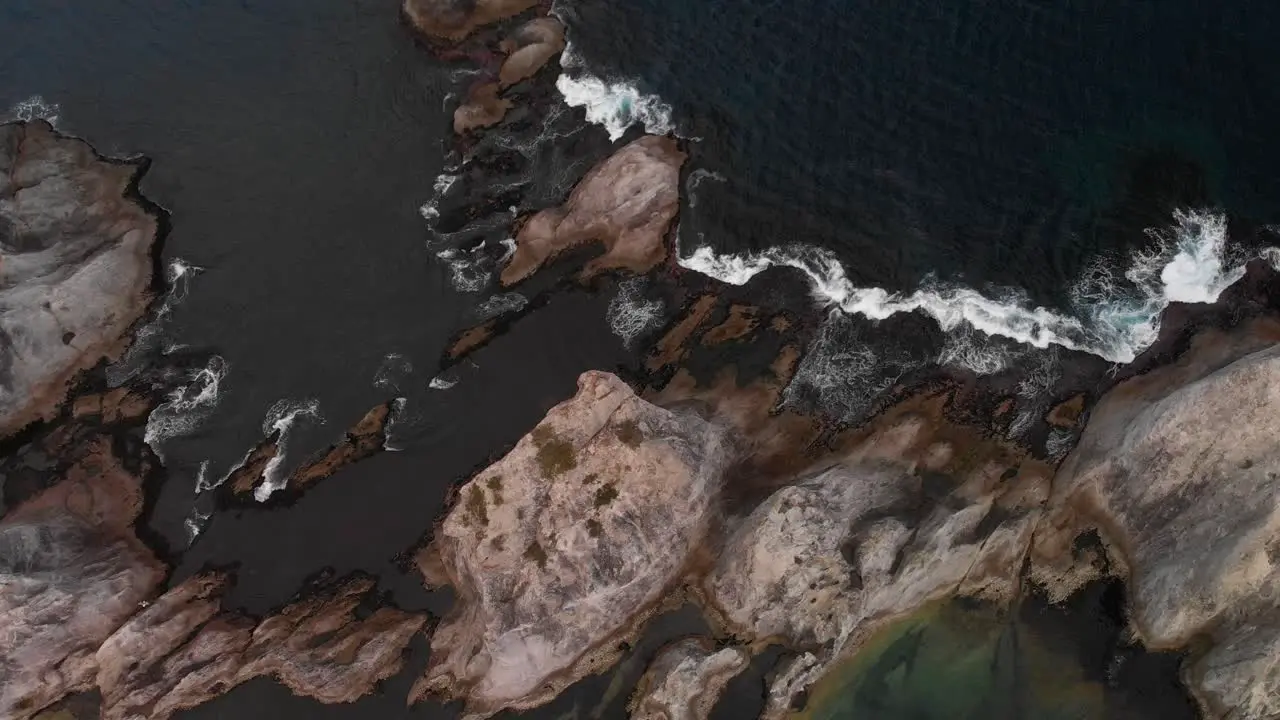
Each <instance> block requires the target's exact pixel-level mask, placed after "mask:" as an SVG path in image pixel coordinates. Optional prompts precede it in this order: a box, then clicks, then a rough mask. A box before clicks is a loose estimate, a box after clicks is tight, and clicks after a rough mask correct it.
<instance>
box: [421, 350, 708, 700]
mask: <svg viewBox="0 0 1280 720" xmlns="http://www.w3.org/2000/svg"><path fill="white" fill-rule="evenodd" d="M723 445H724V439H723V437H722V435H721V433H720V431H719V430H718V429H717V428H715V427H714V426H712V425H710V424H708V423H707V422H706V421H704V420H702V419H700V418H698V417H696V416H694V415H691V414H681V413H676V412H671V411H668V410H663V409H661V408H658V407H656V406H654V405H651V404H649V403H647V402H645V401H643V400H641V399H639V398H638V397H636V395H635V394H634V393H633V392H632V390H631V388H629V387H628V386H627V385H626V384H625V383H623V382H622V381H621V380H619V379H618V378H616V377H614V376H612V375H609V374H607V373H601V372H588V373H585V374H584V375H583V376H582V377H581V378H580V379H579V381H578V393H577V395H575V396H574V397H573V398H572V399H570V400H568V401H566V402H564V403H562V404H560V405H557V406H556V407H554V408H552V409H551V410H550V411H549V412H548V413H547V416H546V417H545V418H544V419H543V421H542V422H541V423H539V424H538V426H537V427H536V428H535V429H534V430H533V431H532V432H531V433H529V434H528V435H527V436H525V437H524V438H522V439H521V440H520V442H519V443H518V444H517V445H516V447H515V448H514V449H513V450H512V451H511V452H510V453H508V454H507V456H506V457H504V458H503V459H501V460H499V461H498V462H497V463H495V464H494V465H492V466H491V467H489V468H488V469H486V470H484V471H483V472H481V473H480V474H479V475H477V476H476V477H475V478H473V479H472V480H471V481H469V482H468V483H466V484H465V485H464V486H463V487H462V488H461V491H460V495H459V499H458V503H457V505H456V506H455V507H454V508H453V509H452V510H451V511H450V513H449V514H448V516H447V517H446V518H445V520H444V521H443V522H442V524H441V525H440V526H439V528H438V529H437V531H436V534H435V538H434V540H433V545H432V547H431V548H429V553H430V555H431V556H432V557H431V560H432V561H431V562H426V561H425V560H424V561H423V562H422V564H423V565H424V566H432V565H434V566H435V567H437V568H438V569H437V570H436V571H434V572H433V573H432V574H433V575H436V574H443V576H444V579H446V580H447V581H448V582H449V583H450V584H451V585H453V586H454V587H455V588H456V590H457V592H458V604H457V606H456V608H455V611H454V613H453V614H452V616H451V617H449V618H448V619H447V620H446V621H445V622H444V623H443V624H442V625H441V626H440V627H439V628H438V629H437V631H436V633H435V635H434V637H433V639H432V656H431V667H430V668H429V669H428V671H427V675H426V677H425V678H424V680H423V681H422V682H420V683H419V685H418V687H417V688H416V689H415V693H414V696H415V698H416V697H419V696H420V695H421V694H422V693H424V692H427V691H431V692H436V693H441V694H443V695H445V696H447V697H450V698H465V699H466V701H467V711H468V713H469V715H470V716H471V717H482V716H487V715H490V714H492V713H494V712H496V711H498V710H500V709H502V708H514V709H523V708H528V707H533V706H535V705H538V704H540V703H542V702H545V701H547V700H549V699H550V698H552V697H554V696H555V695H556V694H557V693H558V692H559V691H560V690H561V689H563V688H564V687H566V686H567V685H568V684H570V683H572V682H573V681H574V680H576V679H578V678H580V677H582V676H584V675H586V674H588V673H590V672H592V671H594V670H596V669H599V668H600V667H603V666H604V664H605V663H607V662H611V661H612V659H613V657H614V655H615V654H616V646H617V643H618V640H619V638H621V637H623V636H625V635H627V634H628V633H629V632H631V631H632V630H633V628H634V626H635V625H636V624H637V622H638V621H639V620H642V619H643V617H644V616H645V614H646V613H647V612H648V611H649V610H650V609H652V607H653V606H654V605H655V603H657V602H658V601H659V600H661V599H662V598H663V596H664V595H665V594H666V593H667V591H668V590H669V589H671V587H672V586H673V585H674V584H676V583H677V582H678V581H679V580H680V579H681V578H682V577H683V576H684V574H685V573H686V571H687V570H688V569H689V566H690V562H691V560H692V558H693V557H694V556H695V554H696V552H697V549H698V547H699V544H700V543H701V542H702V540H703V538H704V537H705V535H706V532H707V529H708V525H709V523H710V520H711V517H710V515H711V510H712V506H713V500H714V498H715V496H716V493H717V490H718V487H719V482H720V472H721V467H722V463H723V461H724V457H725V455H726V452H725V449H724V447H723ZM430 579H431V580H433V581H434V580H437V578H430Z"/></svg>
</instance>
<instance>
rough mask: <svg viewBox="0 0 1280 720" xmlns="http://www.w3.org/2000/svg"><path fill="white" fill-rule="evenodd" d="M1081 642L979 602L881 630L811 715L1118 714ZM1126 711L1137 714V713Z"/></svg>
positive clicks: (1057, 718) (955, 718)
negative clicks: (1084, 660) (1085, 660)
mask: <svg viewBox="0 0 1280 720" xmlns="http://www.w3.org/2000/svg"><path fill="white" fill-rule="evenodd" d="M1091 675H1094V674H1093V673H1088V672H1086V669H1085V668H1084V667H1083V666H1082V664H1081V662H1080V656H1079V653H1078V648H1077V647H1073V646H1072V645H1071V644H1069V643H1068V644H1065V645H1064V644H1063V643H1062V642H1061V639H1060V638H1058V639H1054V640H1052V641H1049V640H1047V639H1046V638H1044V637H1042V636H1041V635H1040V634H1039V633H1038V631H1037V629H1036V628H1033V627H1032V626H1031V625H1030V624H1029V623H1027V622H1026V621H1024V619H1022V618H1019V617H1000V616H998V615H996V614H995V613H993V612H992V611H990V610H989V609H986V608H982V607H978V606H974V605H971V604H962V603H949V604H944V605H940V606H936V607H934V608H930V609H928V610H925V611H923V612H921V613H919V614H917V615H915V616H912V617H910V618H908V619H906V620H903V621H901V622H898V623H896V624H894V625H892V626H890V627H888V628H886V629H884V630H883V631H881V632H880V633H879V634H877V635H876V636H875V637H873V638H872V639H871V641H870V642H869V643H868V644H867V646H866V648H865V650H864V651H863V652H861V653H859V654H858V655H857V656H855V657H854V658H852V659H851V660H849V661H847V662H845V663H844V664H843V665H842V666H840V667H838V668H837V669H836V670H835V671H834V672H832V673H831V674H830V675H828V677H827V678H826V679H824V680H823V681H822V682H820V683H819V684H818V685H817V686H815V688H814V689H813V692H812V693H811V695H810V698H809V702H808V705H807V707H806V708H805V710H804V711H803V712H801V713H797V714H796V716H795V717H796V718H797V719H800V718H803V719H804V720H855V719H857V720H863V719H870V720H1003V719H1009V720H1014V719H1018V720H1021V719H1023V718H1026V719H1031V718H1034V719H1036V720H1093V719H1096V718H1110V717H1118V715H1116V713H1115V710H1116V709H1117V708H1116V706H1115V703H1114V700H1113V699H1112V698H1110V697H1109V694H1113V693H1109V690H1108V688H1107V686H1106V685H1104V683H1103V681H1102V679H1101V678H1100V677H1097V678H1096V679H1095V677H1090V676H1091ZM1124 716H1129V714H1128V712H1125V713H1124Z"/></svg>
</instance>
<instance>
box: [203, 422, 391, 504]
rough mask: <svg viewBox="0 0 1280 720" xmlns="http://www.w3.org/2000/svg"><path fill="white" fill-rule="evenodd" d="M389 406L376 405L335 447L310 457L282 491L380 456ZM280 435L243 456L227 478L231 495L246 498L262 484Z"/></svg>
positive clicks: (268, 439) (277, 446) (276, 450)
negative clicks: (245, 496)
mask: <svg viewBox="0 0 1280 720" xmlns="http://www.w3.org/2000/svg"><path fill="white" fill-rule="evenodd" d="M391 405H392V403H383V404H381V405H376V406H374V407H373V408H372V409H370V410H369V412H367V413H365V414H364V417H362V418H360V420H359V422H357V423H356V424H355V425H353V426H352V427H351V429H350V430H348V431H347V432H346V434H344V435H343V437H342V440H340V441H338V442H337V443H334V444H333V445H332V446H331V447H330V448H329V450H328V451H326V452H325V453H324V454H323V455H319V456H316V457H312V458H311V459H310V460H308V461H307V462H306V463H304V464H303V465H302V466H301V467H299V468H298V469H297V470H295V471H294V472H293V474H292V475H290V476H289V479H288V481H287V482H286V484H285V487H287V488H289V489H291V490H302V489H304V488H305V487H306V486H307V485H310V484H311V483H313V482H317V481H319V480H323V479H324V478H327V477H329V476H330V475H332V474H334V473H336V472H338V471H339V470H341V469H342V468H344V467H346V466H347V465H350V464H351V463H354V462H359V461H361V460H364V459H365V458H368V457H370V456H372V455H376V454H377V453H379V452H382V449H383V447H384V445H385V443H386V430H387V421H388V419H389V418H390V417H391ZM279 441H280V438H279V434H278V433H274V434H272V435H271V436H269V437H267V438H265V439H263V441H262V442H261V443H260V444H259V445H258V446H257V447H255V448H253V449H252V450H250V451H249V452H248V454H246V455H245V457H244V460H242V461H241V462H240V465H239V466H238V467H236V469H235V470H232V471H231V473H230V474H229V475H228V476H227V482H226V487H228V488H229V489H230V491H231V493H232V494H234V495H249V494H251V493H253V492H254V490H256V489H257V488H258V486H259V485H261V484H262V482H263V480H265V473H266V470H267V467H268V465H269V464H270V463H271V461H272V460H273V459H274V458H275V457H276V454H277V453H278V452H279Z"/></svg>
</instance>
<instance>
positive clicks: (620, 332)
mask: <svg viewBox="0 0 1280 720" xmlns="http://www.w3.org/2000/svg"><path fill="white" fill-rule="evenodd" d="M664 310H666V306H665V305H664V304H663V302H662V301H661V300H648V299H646V298H645V297H644V280H643V279H641V278H632V279H630V280H625V281H623V282H622V283H621V284H619V285H618V294H617V295H614V296H613V299H612V300H610V301H609V309H608V311H606V318H607V319H608V320H609V328H610V329H612V330H613V334H614V335H617V336H618V337H619V338H622V344H623V346H625V347H628V348H629V347H631V345H632V343H634V342H635V340H636V338H638V337H639V336H641V335H643V334H644V333H646V332H648V331H650V330H652V329H654V328H655V327H657V326H658V324H659V323H661V322H662V313H663V311H664Z"/></svg>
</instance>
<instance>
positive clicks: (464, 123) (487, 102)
mask: <svg viewBox="0 0 1280 720" xmlns="http://www.w3.org/2000/svg"><path fill="white" fill-rule="evenodd" d="M498 92H499V87H498V83H496V82H487V83H482V84H480V85H477V86H476V87H475V88H473V89H472V90H471V92H470V93H468V94H467V101H466V102H465V103H463V104H461V105H459V106H458V108H457V109H456V110H454V111H453V131H454V132H455V133H457V134H459V135H463V134H466V133H469V132H471V131H472V130H480V129H482V128H487V127H490V126H493V125H497V124H498V123H500V122H502V118H504V117H506V116H507V111H508V110H510V109H511V108H513V107H515V103H513V102H511V101H510V100H508V99H506V98H504V97H502V96H500V95H499V94H498Z"/></svg>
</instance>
